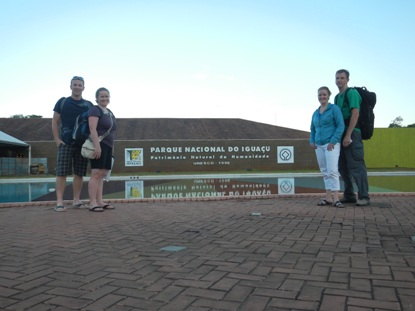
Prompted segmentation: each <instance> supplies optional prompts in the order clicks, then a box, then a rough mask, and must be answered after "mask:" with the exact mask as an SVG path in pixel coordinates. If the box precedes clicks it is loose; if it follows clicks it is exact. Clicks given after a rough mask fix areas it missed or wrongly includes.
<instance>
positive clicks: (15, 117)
mask: <svg viewBox="0 0 415 311" xmlns="http://www.w3.org/2000/svg"><path fill="white" fill-rule="evenodd" d="M10 118H11V119H42V118H43V117H42V116H39V115H36V114H31V115H27V116H24V115H22V114H15V115H12V116H10Z"/></svg>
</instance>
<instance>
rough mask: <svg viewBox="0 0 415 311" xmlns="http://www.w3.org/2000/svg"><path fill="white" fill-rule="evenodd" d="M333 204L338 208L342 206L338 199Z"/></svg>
mask: <svg viewBox="0 0 415 311" xmlns="http://www.w3.org/2000/svg"><path fill="white" fill-rule="evenodd" d="M333 206H334V207H338V208H342V207H344V205H343V204H342V202H340V201H336V202H334V203H333Z"/></svg>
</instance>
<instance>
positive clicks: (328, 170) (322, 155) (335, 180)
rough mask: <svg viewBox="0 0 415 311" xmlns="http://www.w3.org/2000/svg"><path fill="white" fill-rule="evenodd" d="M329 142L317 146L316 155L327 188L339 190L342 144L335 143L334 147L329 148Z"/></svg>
mask: <svg viewBox="0 0 415 311" xmlns="http://www.w3.org/2000/svg"><path fill="white" fill-rule="evenodd" d="M327 146H328V144H325V145H321V146H317V149H315V150H316V157H317V162H318V166H319V167H320V172H321V173H322V174H323V180H324V186H325V187H326V190H332V191H339V190H340V180H339V176H340V174H339V156H340V144H339V143H337V144H335V145H334V149H333V150H331V151H328V150H327Z"/></svg>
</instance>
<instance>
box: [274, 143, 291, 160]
mask: <svg viewBox="0 0 415 311" xmlns="http://www.w3.org/2000/svg"><path fill="white" fill-rule="evenodd" d="M277 158H278V163H294V147H293V146H288V147H287V146H278V148H277Z"/></svg>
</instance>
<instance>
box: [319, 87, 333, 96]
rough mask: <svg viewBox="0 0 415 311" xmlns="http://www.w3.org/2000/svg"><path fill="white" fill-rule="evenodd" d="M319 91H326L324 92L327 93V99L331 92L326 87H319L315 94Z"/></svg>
mask: <svg viewBox="0 0 415 311" xmlns="http://www.w3.org/2000/svg"><path fill="white" fill-rule="evenodd" d="M321 90H326V91H327V93H329V97H330V95H331V92H330V89H329V88H328V87H327V86H322V87H320V88H319V89H318V90H317V92H320V91H321Z"/></svg>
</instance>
